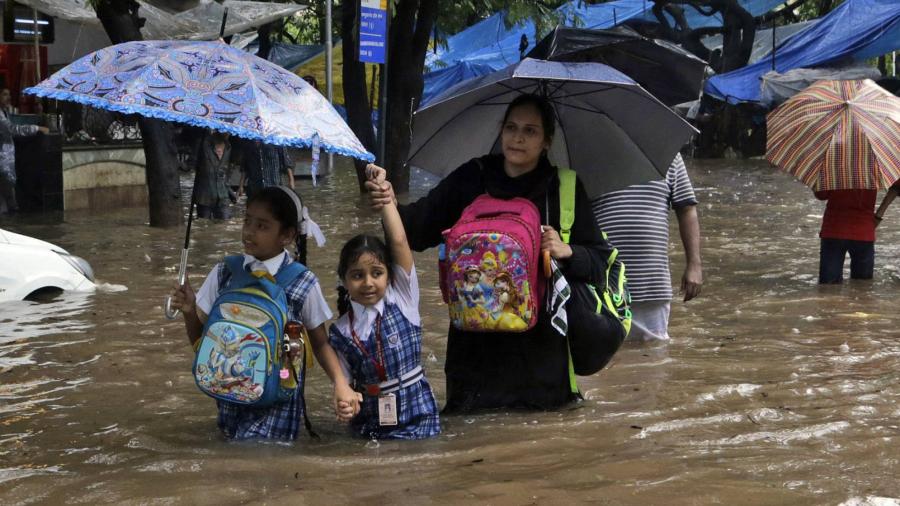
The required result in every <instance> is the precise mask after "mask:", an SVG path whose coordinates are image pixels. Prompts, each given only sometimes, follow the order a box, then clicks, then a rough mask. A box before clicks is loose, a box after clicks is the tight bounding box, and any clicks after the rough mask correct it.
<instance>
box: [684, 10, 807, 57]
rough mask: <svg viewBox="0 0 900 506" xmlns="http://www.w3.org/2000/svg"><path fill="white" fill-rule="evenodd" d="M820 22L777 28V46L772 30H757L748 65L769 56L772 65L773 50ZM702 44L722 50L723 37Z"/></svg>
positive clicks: (713, 37) (707, 38)
mask: <svg viewBox="0 0 900 506" xmlns="http://www.w3.org/2000/svg"><path fill="white" fill-rule="evenodd" d="M817 21H818V20H816V19H814V20H811V21H803V22H801V23H794V24H791V25H787V26H779V27H777V28H775V44H774V46H773V45H772V29H771V28H764V29H761V30H756V35H755V36H754V38H753V49H752V50H751V52H750V61H749V62H748V63H756V62H758V61H760V60H762V59H763V57H764V56H769V60H768V61H769V63H771V61H772V59H771V55H772V48H773V47H774V48H778V47H780V46H781V45H782V44H784V43H785V42H787V40H788V39H789V38H791V37H793V36H794V35H796V34H797V33H800V32H802V31H803V30H806V29H807V28H809V27H811V26H813V25H815V24H816V22H817ZM701 42H703V45H704V46H706V47H707V48H709V50H710V51H713V50H716V49H722V36H721V35H712V36H710V37H704V38H703V39H702V40H701ZM775 57H776V58H777V57H778V53H777V52H776V54H775Z"/></svg>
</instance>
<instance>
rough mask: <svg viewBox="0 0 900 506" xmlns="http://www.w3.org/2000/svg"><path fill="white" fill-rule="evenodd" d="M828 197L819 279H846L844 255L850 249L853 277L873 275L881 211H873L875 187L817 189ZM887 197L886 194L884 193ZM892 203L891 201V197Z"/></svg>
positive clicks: (819, 196)
mask: <svg viewBox="0 0 900 506" xmlns="http://www.w3.org/2000/svg"><path fill="white" fill-rule="evenodd" d="M814 193H815V195H816V198H817V199H819V200H825V201H827V202H828V203H827V204H826V205H825V214H824V215H823V216H822V229H821V231H820V232H819V237H820V239H821V243H820V247H819V283H821V284H831V283H840V282H842V281H843V280H844V259H845V258H846V256H847V253H850V279H872V274H873V271H874V270H875V226H876V224H877V221H878V217H879V216H881V215H883V213H884V209H886V208H887V205H884V204H882V207H884V209H881V208H879V211H880V212H881V214H878V213H876V214H874V215H873V214H872V209H874V208H875V199H876V198H877V196H878V192H877V191H876V190H825V191H817V192H814ZM885 200H887V196H885ZM888 204H890V201H888Z"/></svg>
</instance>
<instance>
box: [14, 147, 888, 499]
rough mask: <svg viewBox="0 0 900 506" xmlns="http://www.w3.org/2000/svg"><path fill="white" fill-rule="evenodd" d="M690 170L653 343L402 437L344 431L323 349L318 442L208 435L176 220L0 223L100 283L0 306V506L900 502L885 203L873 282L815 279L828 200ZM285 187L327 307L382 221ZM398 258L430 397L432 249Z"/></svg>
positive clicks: (197, 268)
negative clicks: (310, 226) (180, 300)
mask: <svg viewBox="0 0 900 506" xmlns="http://www.w3.org/2000/svg"><path fill="white" fill-rule="evenodd" d="M688 167H689V172H690V174H691V177H692V179H693V182H694V185H695V188H696V189H697V196H698V198H699V199H700V201H701V204H700V206H699V210H700V220H701V227H702V231H703V241H702V248H703V249H702V255H703V264H704V265H703V266H704V275H705V276H704V277H705V283H704V287H703V293H702V295H701V296H700V298H698V299H696V300H695V301H692V302H690V303H688V304H684V303H682V302H681V301H680V300H676V301H674V302H673V304H672V317H671V326H670V331H669V333H670V334H671V335H672V336H673V339H672V341H671V343H669V344H638V343H626V345H625V346H624V347H623V348H622V349H621V350H620V352H619V353H618V354H617V355H616V357H615V358H614V359H613V361H612V363H611V364H610V366H609V367H608V368H607V369H605V370H604V371H602V372H600V373H599V374H596V375H594V376H591V377H586V378H580V380H579V383H580V386H581V388H582V391H583V392H584V395H585V401H584V402H580V403H578V404H574V405H572V406H569V407H567V408H566V409H563V410H561V411H560V412H548V413H544V412H496V413H484V414H479V415H472V416H451V417H443V419H442V424H443V427H444V432H443V434H442V435H441V436H440V437H438V438H436V439H433V440H427V441H418V442H370V441H365V440H360V439H353V438H350V437H349V436H348V435H347V434H346V432H345V429H344V427H343V426H340V425H338V424H337V423H336V422H334V421H333V414H332V413H331V411H330V407H329V406H330V398H331V395H330V391H331V390H330V386H329V385H328V381H327V378H326V377H325V374H324V373H323V372H322V370H321V368H319V367H317V368H316V369H315V371H313V372H312V378H311V381H310V383H309V384H308V385H307V390H306V391H307V405H308V408H309V409H310V416H311V420H312V422H313V425H314V427H315V429H316V430H317V432H318V433H319V434H320V435H321V436H322V438H321V440H320V441H312V440H310V439H309V438H306V437H303V438H301V439H300V440H299V441H298V442H297V443H296V444H293V445H284V444H267V443H229V442H226V441H224V440H223V439H222V438H221V436H220V435H219V433H218V430H217V429H216V424H215V414H216V410H215V404H214V402H213V401H212V400H211V399H210V398H208V397H206V396H204V395H203V394H202V393H200V392H199V390H198V389H197V387H196V386H195V384H194V380H193V377H192V375H191V373H190V370H191V363H192V352H191V349H190V347H189V345H188V342H187V338H186V337H185V332H184V326H183V324H182V322H181V320H180V319H179V320H176V321H174V322H170V321H167V320H165V319H164V318H163V310H162V303H163V300H164V297H165V295H166V294H167V293H168V291H169V290H170V288H171V285H172V284H173V283H174V280H175V277H176V269H177V263H178V259H179V254H180V249H181V245H182V238H183V234H184V232H183V229H171V230H159V229H151V228H149V227H148V226H146V220H147V216H146V210H144V209H131V210H111V211H109V212H104V213H98V214H70V215H67V216H66V222H65V223H61V224H56V223H52V222H51V221H50V220H49V219H48V218H46V217H35V216H29V217H17V218H15V219H14V220H13V219H9V218H5V219H0V227H2V228H5V229H9V230H11V231H13V232H17V233H22V234H26V235H31V236H33V237H37V238H40V239H44V240H47V241H50V242H53V243H55V244H58V245H60V246H62V247H64V248H66V249H68V250H69V251H70V252H72V253H73V254H76V255H79V256H82V257H84V258H86V259H87V260H88V261H90V262H91V264H92V266H93V267H94V271H95V272H96V275H97V277H98V279H99V280H100V282H101V288H100V290H99V291H98V292H97V293H95V294H63V295H61V296H59V297H57V298H55V299H54V300H52V301H50V302H43V303H33V302H17V303H9V304H4V305H3V308H2V310H0V503H2V504H63V503H72V504H94V503H117V504H221V505H228V504H245V503H259V502H265V503H278V502H282V501H285V502H288V503H294V504H296V503H302V504H332V503H335V504H344V503H349V502H351V501H360V500H364V501H366V503H367V504H387V503H396V504H449V503H481V504H501V505H505V504H516V505H519V504H572V503H585V502H591V503H599V504H638V505H647V504H715V503H721V504H792V505H805V504H809V505H819V504H847V505H850V504H878V503H882V504H895V502H893V501H885V502H880V501H879V500H878V498H894V499H897V498H900V480H898V479H897V476H898V475H900V462H898V459H900V340H898V338H897V337H898V335H900V333H898V330H897V324H898V322H900V319H898V318H897V317H896V316H895V315H896V313H897V311H898V306H897V301H898V294H900V205H898V204H896V203H895V205H894V208H892V209H890V210H889V211H888V212H887V215H886V217H885V220H884V222H883V224H882V225H881V227H880V228H879V242H878V243H877V246H876V271H875V276H876V279H875V280H874V281H872V282H851V283H848V282H845V283H844V285H843V286H828V287H819V286H818V285H817V283H816V280H817V273H818V254H819V240H818V236H817V234H818V230H819V225H820V222H821V214H822V211H823V209H824V205H823V203H821V202H818V201H816V200H815V199H814V198H813V196H812V193H811V192H810V191H809V190H808V189H806V188H805V187H804V186H803V185H801V184H800V183H798V182H796V181H794V180H793V179H792V178H791V177H789V176H787V175H784V174H781V173H778V172H776V170H775V169H774V168H771V167H770V166H769V165H768V164H767V163H765V162H763V161H728V160H712V161H710V160H701V161H690V160H689V161H688ZM417 181H418V185H417V188H416V190H415V192H414V193H415V194H422V193H423V191H424V188H425V186H426V184H425V183H423V182H422V180H421V178H420V179H418V180H417ZM298 185H299V189H300V190H301V193H302V195H303V197H304V198H305V200H306V201H307V202H308V203H309V205H310V207H311V209H312V212H311V214H312V215H313V218H314V219H315V220H316V221H317V222H318V223H319V224H320V225H322V227H323V230H324V232H325V234H326V236H327V238H328V244H327V245H326V247H325V248H323V249H317V248H315V246H314V244H312V243H311V244H310V262H309V264H310V265H309V266H310V268H311V269H312V270H313V271H314V272H315V273H317V274H318V275H319V278H320V280H321V282H322V285H323V288H324V290H325V296H326V298H327V299H328V301H329V303H330V304H331V306H332V308H334V307H335V306H336V304H335V284H336V281H337V278H336V274H335V269H336V267H337V265H336V264H337V256H338V251H339V249H340V247H341V245H342V244H343V243H344V241H345V240H346V239H348V238H349V237H351V236H352V235H355V234H356V233H359V232H360V231H369V232H377V231H379V230H380V228H379V226H378V224H377V220H376V219H375V218H374V217H373V216H371V215H370V213H369V212H368V210H367V209H366V207H365V204H364V201H363V200H361V199H360V197H359V196H358V194H357V190H356V184H355V176H354V175H352V174H350V171H349V170H348V169H346V168H338V174H336V175H335V176H333V177H330V178H328V179H325V180H324V181H321V182H320V185H319V187H317V188H315V189H313V188H312V186H311V183H310V181H309V180H300V181H299V183H298ZM879 201H880V196H879ZM671 225H672V240H673V244H672V247H673V249H672V251H673V255H672V258H673V274H674V275H673V279H674V280H675V281H676V282H677V281H678V280H680V276H681V272H682V266H683V259H684V256H683V251H682V248H681V246H680V243H678V242H677V241H678V240H679V239H678V237H679V236H678V232H677V226H676V220H675V219H674V215H673V217H672V220H671ZM239 239H240V218H236V219H233V220H231V221H229V222H226V223H218V224H212V223H210V222H208V221H205V220H201V221H198V222H196V223H195V224H194V232H193V241H192V249H191V254H190V265H189V274H190V279H191V282H192V284H193V286H194V287H195V288H197V287H199V285H200V284H201V283H202V280H203V278H204V277H205V275H206V274H207V273H208V272H209V270H210V269H211V268H212V266H213V265H214V264H215V263H216V262H217V261H219V260H220V259H221V258H222V256H223V255H224V254H232V253H238V252H240V241H239ZM676 244H677V247H675V245H676ZM416 258H417V262H418V264H417V265H418V269H419V273H420V285H421V286H422V287H423V299H422V301H421V310H422V314H423V320H424V321H423V323H424V328H425V338H424V344H423V365H424V366H425V367H426V370H427V374H428V376H429V380H430V382H431V384H432V386H433V387H434V389H435V394H436V396H437V398H438V403H439V404H443V400H444V375H443V363H444V351H445V347H446V335H445V332H446V325H447V312H446V308H445V307H444V306H443V305H442V303H441V301H440V293H439V291H438V288H437V286H438V283H437V277H436V275H437V269H436V252H435V251H430V252H426V253H423V254H418V255H417V257H416ZM3 268H10V266H4V267H3ZM846 276H847V275H846V274H845V277H846Z"/></svg>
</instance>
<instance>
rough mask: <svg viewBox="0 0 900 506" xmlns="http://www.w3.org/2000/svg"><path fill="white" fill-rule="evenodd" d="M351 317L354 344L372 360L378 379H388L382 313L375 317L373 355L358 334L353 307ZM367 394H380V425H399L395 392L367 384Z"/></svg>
mask: <svg viewBox="0 0 900 506" xmlns="http://www.w3.org/2000/svg"><path fill="white" fill-rule="evenodd" d="M348 317H349V319H350V336H351V337H352V338H353V344H354V345H356V347H357V348H358V349H359V351H360V352H361V353H362V354H363V356H364V357H366V358H368V359H369V361H371V362H372V366H373V367H374V368H375V373H376V374H377V375H378V380H379V381H381V382H382V383H384V382H385V381H387V370H386V369H385V359H384V343H383V342H382V340H381V315H380V314H379V315H378V316H377V317H375V353H376V357H373V356H372V355H371V354H370V353H369V350H367V349H366V347H365V346H364V345H363V343H362V341H361V340H360V339H359V336H357V335H356V325H355V324H354V321H353V320H354V319H353V308H351V309H350V312H349V314H348ZM366 394H367V395H369V396H370V397H375V396H378V423H379V425H397V396H396V395H394V394H393V393H390V394H383V393H381V387H380V386H379V385H378V384H374V383H373V384H369V385H366Z"/></svg>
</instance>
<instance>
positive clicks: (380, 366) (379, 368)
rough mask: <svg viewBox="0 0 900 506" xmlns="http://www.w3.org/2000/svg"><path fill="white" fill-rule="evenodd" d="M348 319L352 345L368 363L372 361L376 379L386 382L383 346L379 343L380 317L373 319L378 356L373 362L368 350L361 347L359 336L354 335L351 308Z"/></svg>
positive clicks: (354, 329)
mask: <svg viewBox="0 0 900 506" xmlns="http://www.w3.org/2000/svg"><path fill="white" fill-rule="evenodd" d="M348 317H349V318H350V336H351V337H352V338H353V344H355V345H356V347H357V348H359V351H361V352H362V354H363V355H365V357H366V358H368V359H369V360H370V361H372V365H373V366H375V372H376V373H377V374H378V378H379V379H380V380H381V381H382V382H384V381H387V372H386V371H385V369H384V345H383V343H382V342H381V315H380V314H379V315H378V316H376V317H375V349H376V353H377V355H378V360H375V359H374V358H373V357H372V355H370V354H369V350H367V349H366V347H365V346H364V345H363V343H362V341H360V340H359V336H357V335H356V328H355V327H356V326H355V325H354V323H353V308H352V307H351V308H350V312H349V314H348Z"/></svg>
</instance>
